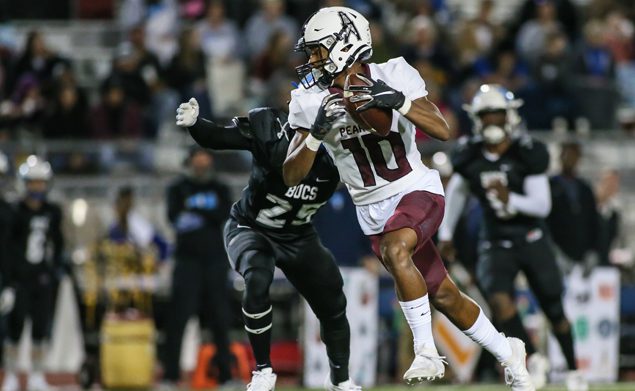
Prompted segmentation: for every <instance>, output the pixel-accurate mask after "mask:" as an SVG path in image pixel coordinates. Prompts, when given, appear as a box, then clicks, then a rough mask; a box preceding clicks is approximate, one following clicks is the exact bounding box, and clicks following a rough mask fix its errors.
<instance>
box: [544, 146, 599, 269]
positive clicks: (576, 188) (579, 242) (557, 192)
mask: <svg viewBox="0 0 635 391" xmlns="http://www.w3.org/2000/svg"><path fill="white" fill-rule="evenodd" d="M581 158H582V146H581V145H580V144H579V143H578V142H577V141H568V142H564V143H562V144H561V145H560V165H561V170H560V173H559V174H556V175H554V176H552V177H551V178H550V180H549V184H550V186H551V205H552V207H551V213H550V214H549V216H548V217H547V225H548V227H549V230H550V231H551V237H552V238H553V241H554V243H555V244H556V249H557V258H558V261H559V264H560V267H561V268H562V269H563V271H564V272H565V274H568V272H569V271H570V270H571V268H572V267H573V266H574V265H576V264H579V265H582V266H583V267H584V270H585V271H586V272H590V270H591V269H592V268H593V266H595V265H596V264H597V243H598V242H597V240H598V237H599V231H600V227H599V220H598V210H597V206H596V203H595V195H594V194H593V189H592V188H591V186H590V185H589V184H588V182H587V181H586V180H584V179H583V178H580V177H579V176H578V163H579V161H580V159H581Z"/></svg>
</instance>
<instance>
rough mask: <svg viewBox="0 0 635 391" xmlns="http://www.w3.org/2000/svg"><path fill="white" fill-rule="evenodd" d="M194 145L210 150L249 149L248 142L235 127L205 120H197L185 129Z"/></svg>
mask: <svg viewBox="0 0 635 391" xmlns="http://www.w3.org/2000/svg"><path fill="white" fill-rule="evenodd" d="M187 130H188V131H189V132H190V135H191V136H192V138H193V139H194V141H196V143H197V144H198V145H200V146H202V147H205V148H210V149H249V148H250V145H251V144H250V142H249V139H247V138H246V137H245V136H243V135H242V134H241V133H240V130H239V129H238V128H237V127H236V125H234V124H232V125H229V126H220V125H218V124H216V123H214V122H212V121H209V120H206V119H205V118H198V120H197V121H196V123H194V125H192V126H190V127H189V128H187Z"/></svg>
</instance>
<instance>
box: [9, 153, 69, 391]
mask: <svg viewBox="0 0 635 391" xmlns="http://www.w3.org/2000/svg"><path fill="white" fill-rule="evenodd" d="M52 178H53V171H52V170H51V166H50V164H49V163H48V162H47V161H45V160H43V159H41V158H39V157H37V156H35V155H31V156H29V157H28V158H27V159H26V162H25V163H23V164H22V165H20V167H19V168H18V180H19V181H20V182H21V183H20V186H21V187H22V188H23V190H24V192H25V194H24V197H23V198H22V199H21V200H20V201H19V203H18V204H17V206H16V208H15V214H14V220H13V228H12V231H11V233H10V240H11V243H12V245H13V246H15V251H13V256H15V258H14V259H12V260H11V262H12V266H11V269H12V276H13V277H12V280H13V282H14V283H15V285H16V298H15V305H14V307H13V310H12V311H11V312H10V313H9V318H8V329H9V333H8V334H9V341H8V343H7V344H6V346H5V353H4V359H5V361H4V362H5V368H6V371H7V372H6V374H5V377H4V380H3V383H2V390H3V391H14V390H18V389H20V386H19V382H18V378H17V375H16V366H17V362H16V361H17V355H18V342H19V341H20V336H21V335H22V329H23V327H24V322H25V320H26V318H27V317H28V318H30V319H31V336H32V339H33V345H32V347H31V360H32V372H31V373H30V374H29V377H28V381H27V389H29V390H37V391H42V390H49V389H51V387H50V386H49V384H48V383H47V382H46V378H45V377H44V373H43V369H44V368H43V367H44V359H45V355H46V351H47V350H46V342H47V340H48V338H49V336H50V335H49V334H50V330H51V321H52V318H53V310H54V306H55V303H54V302H53V298H54V297H55V289H56V288H57V279H58V278H59V275H60V273H61V269H62V251H63V248H64V238H63V235H62V211H61V209H60V207H59V206H58V205H57V204H55V203H52V202H50V201H48V200H47V194H48V191H49V188H50V182H51V179H52Z"/></svg>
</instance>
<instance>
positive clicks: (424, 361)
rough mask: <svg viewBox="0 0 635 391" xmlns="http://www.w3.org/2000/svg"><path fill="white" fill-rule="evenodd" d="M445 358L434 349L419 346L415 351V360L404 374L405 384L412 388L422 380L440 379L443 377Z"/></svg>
mask: <svg viewBox="0 0 635 391" xmlns="http://www.w3.org/2000/svg"><path fill="white" fill-rule="evenodd" d="M444 359H445V357H443V356H439V353H438V352H437V350H436V349H434V348H429V347H427V346H426V345H421V346H419V347H417V348H416V349H415V359H414V361H413V362H412V365H410V368H408V370H407V371H406V373H404V375H403V379H404V381H405V382H406V384H408V385H410V386H412V385H415V384H417V383H421V382H423V381H424V380H434V379H441V378H442V377H443V375H445V364H447V362H446V361H445V360H444Z"/></svg>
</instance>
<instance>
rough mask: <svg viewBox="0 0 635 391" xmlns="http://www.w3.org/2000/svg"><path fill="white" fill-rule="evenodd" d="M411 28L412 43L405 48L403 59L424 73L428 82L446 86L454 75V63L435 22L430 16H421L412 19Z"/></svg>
mask: <svg viewBox="0 0 635 391" xmlns="http://www.w3.org/2000/svg"><path fill="white" fill-rule="evenodd" d="M409 27H410V34H409V36H410V37H412V41H411V42H409V43H408V44H407V46H406V47H404V49H403V51H402V52H403V57H404V58H405V59H406V60H407V61H408V62H409V63H411V64H413V65H414V66H415V68H417V69H418V70H419V72H420V73H422V76H423V77H424V78H425V80H426V81H427V80H433V81H435V82H437V83H438V84H440V85H446V84H447V83H448V82H449V80H450V79H451V77H452V74H453V73H454V61H452V60H451V57H450V54H449V53H448V52H447V49H448V47H447V45H443V44H441V43H440V42H439V32H438V30H437V28H436V26H435V25H434V22H433V21H432V19H430V18H429V17H428V16H424V15H419V16H417V17H416V18H414V19H412V21H411V22H410V25H409ZM422 70H424V71H423V72H422Z"/></svg>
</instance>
